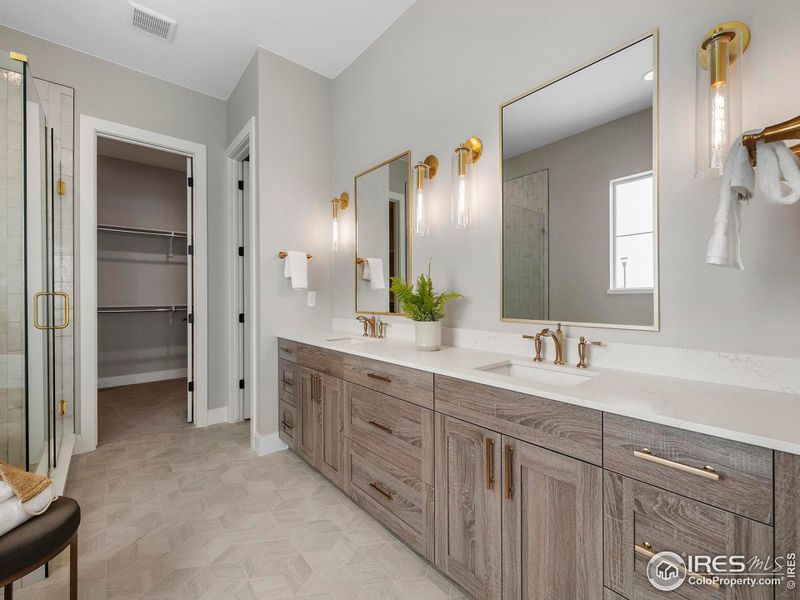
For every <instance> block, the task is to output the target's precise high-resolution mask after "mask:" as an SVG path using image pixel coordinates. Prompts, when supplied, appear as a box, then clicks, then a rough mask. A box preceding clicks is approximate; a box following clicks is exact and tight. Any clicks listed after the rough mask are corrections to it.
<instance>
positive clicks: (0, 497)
mask: <svg viewBox="0 0 800 600" xmlns="http://www.w3.org/2000/svg"><path fill="white" fill-rule="evenodd" d="M13 495H14V490H12V489H11V486H10V485H8V484H7V483H6V482H5V481H3V480H2V479H0V502H5V501H6V500H8V499H9V498H11V496H13Z"/></svg>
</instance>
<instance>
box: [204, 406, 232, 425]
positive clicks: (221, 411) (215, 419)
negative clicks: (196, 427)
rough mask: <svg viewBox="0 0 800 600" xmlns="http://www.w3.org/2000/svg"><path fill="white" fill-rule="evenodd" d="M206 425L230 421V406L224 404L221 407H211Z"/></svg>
mask: <svg viewBox="0 0 800 600" xmlns="http://www.w3.org/2000/svg"><path fill="white" fill-rule="evenodd" d="M206 419H207V420H206V425H216V424H217V423H227V422H228V407H227V406H223V407H221V408H211V409H209V411H208V416H207V417H206Z"/></svg>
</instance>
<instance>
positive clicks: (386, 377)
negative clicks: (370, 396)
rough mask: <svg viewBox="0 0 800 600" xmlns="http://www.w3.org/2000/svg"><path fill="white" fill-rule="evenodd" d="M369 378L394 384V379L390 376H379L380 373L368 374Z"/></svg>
mask: <svg viewBox="0 0 800 600" xmlns="http://www.w3.org/2000/svg"><path fill="white" fill-rule="evenodd" d="M367 377H372V379H377V380H378V381H383V382H384V383H392V378H391V377H389V376H388V375H379V374H378V373H367Z"/></svg>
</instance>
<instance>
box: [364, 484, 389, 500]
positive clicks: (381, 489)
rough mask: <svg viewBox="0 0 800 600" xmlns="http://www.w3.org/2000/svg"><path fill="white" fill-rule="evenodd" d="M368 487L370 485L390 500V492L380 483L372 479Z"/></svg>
mask: <svg viewBox="0 0 800 600" xmlns="http://www.w3.org/2000/svg"><path fill="white" fill-rule="evenodd" d="M369 487H371V488H372V489H374V490H375V491H377V492H378V493H379V494H381V495H382V496H384V497H385V498H386V499H387V500H391V499H392V492H387V491H386V490H385V489H383V486H382V485H381V484H380V482H378V481H373V482H372V483H370V484H369Z"/></svg>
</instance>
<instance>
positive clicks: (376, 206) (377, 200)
mask: <svg viewBox="0 0 800 600" xmlns="http://www.w3.org/2000/svg"><path fill="white" fill-rule="evenodd" d="M410 181H411V155H410V153H409V152H405V153H403V154H401V155H399V156H396V157H394V158H392V159H390V160H388V161H385V162H383V163H381V164H379V165H377V166H375V167H373V168H371V169H369V170H367V171H365V172H363V173H361V174H359V175H357V176H356V178H355V206H356V257H355V288H356V312H367V313H379V314H399V313H400V307H399V304H398V301H397V298H396V297H395V294H393V293H391V292H389V278H390V277H408V275H409V272H410V264H409V263H410V259H409V257H410V251H409V239H410V237H409V234H408V227H409V221H410V219H409V204H408V187H409V182H410Z"/></svg>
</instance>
